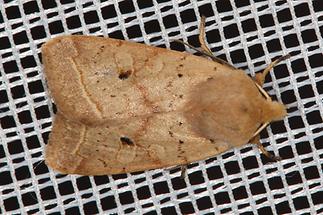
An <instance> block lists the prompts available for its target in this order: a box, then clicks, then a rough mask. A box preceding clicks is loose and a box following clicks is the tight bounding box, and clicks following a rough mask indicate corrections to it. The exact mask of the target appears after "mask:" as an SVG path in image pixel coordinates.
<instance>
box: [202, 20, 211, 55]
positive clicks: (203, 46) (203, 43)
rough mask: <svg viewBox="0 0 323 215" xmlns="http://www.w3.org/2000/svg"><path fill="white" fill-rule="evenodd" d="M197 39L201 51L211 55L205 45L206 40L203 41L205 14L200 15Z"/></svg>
mask: <svg viewBox="0 0 323 215" xmlns="http://www.w3.org/2000/svg"><path fill="white" fill-rule="evenodd" d="M199 41H200V44H201V48H202V49H203V51H204V52H206V53H209V54H210V55H213V53H212V51H211V49H210V48H209V47H208V46H207V45H206V42H205V16H201V23H200V29H199Z"/></svg>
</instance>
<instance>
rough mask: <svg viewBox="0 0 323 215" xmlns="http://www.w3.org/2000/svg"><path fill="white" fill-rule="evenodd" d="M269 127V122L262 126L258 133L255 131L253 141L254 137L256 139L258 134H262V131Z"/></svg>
mask: <svg viewBox="0 0 323 215" xmlns="http://www.w3.org/2000/svg"><path fill="white" fill-rule="evenodd" d="M268 125H269V122H265V123H264V124H262V125H261V126H260V127H259V128H258V129H257V131H255V133H254V134H253V135H252V137H251V139H253V138H254V137H256V136H257V135H258V134H260V132H261V131H262V130H264V129H265V128H266V127H267V126H268Z"/></svg>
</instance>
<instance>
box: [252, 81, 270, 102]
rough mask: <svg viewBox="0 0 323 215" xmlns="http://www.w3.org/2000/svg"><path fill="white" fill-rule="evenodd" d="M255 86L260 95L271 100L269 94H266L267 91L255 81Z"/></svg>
mask: <svg viewBox="0 0 323 215" xmlns="http://www.w3.org/2000/svg"><path fill="white" fill-rule="evenodd" d="M255 84H256V87H257V88H258V90H259V91H260V92H261V93H262V95H263V96H264V97H265V98H266V100H268V101H271V98H270V96H269V95H268V93H267V92H266V91H265V90H264V89H263V88H262V87H261V86H260V85H259V84H258V83H257V82H255Z"/></svg>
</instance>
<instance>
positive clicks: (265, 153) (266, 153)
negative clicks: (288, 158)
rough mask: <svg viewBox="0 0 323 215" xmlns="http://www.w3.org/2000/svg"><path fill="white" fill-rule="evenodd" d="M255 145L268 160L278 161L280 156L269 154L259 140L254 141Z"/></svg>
mask: <svg viewBox="0 0 323 215" xmlns="http://www.w3.org/2000/svg"><path fill="white" fill-rule="evenodd" d="M256 145H257V146H258V149H259V150H260V151H261V152H262V153H263V154H264V155H265V156H266V157H267V158H269V159H270V160H272V161H280V160H281V157H279V156H275V155H273V154H271V153H270V152H268V151H267V150H266V149H265V147H264V146H263V145H262V144H261V143H260V141H258V142H257V143H256Z"/></svg>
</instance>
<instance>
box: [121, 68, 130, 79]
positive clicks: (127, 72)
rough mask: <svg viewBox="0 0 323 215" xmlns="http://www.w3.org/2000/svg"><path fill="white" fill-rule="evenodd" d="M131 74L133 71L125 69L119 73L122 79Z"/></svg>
mask: <svg viewBox="0 0 323 215" xmlns="http://www.w3.org/2000/svg"><path fill="white" fill-rule="evenodd" d="M130 75H131V71H130V70H127V71H124V72H121V73H120V74H119V79H121V80H125V79H127V78H129V76H130Z"/></svg>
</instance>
